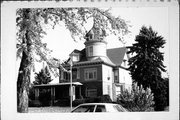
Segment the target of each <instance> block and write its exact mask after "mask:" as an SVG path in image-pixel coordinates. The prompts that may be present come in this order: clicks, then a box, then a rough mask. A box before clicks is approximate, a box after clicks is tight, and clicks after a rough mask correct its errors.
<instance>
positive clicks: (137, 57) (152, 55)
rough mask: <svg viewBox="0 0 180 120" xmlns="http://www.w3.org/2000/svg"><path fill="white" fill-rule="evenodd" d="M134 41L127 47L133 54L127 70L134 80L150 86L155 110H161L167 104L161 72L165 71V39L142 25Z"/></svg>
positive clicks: (139, 83) (145, 86)
mask: <svg viewBox="0 0 180 120" xmlns="http://www.w3.org/2000/svg"><path fill="white" fill-rule="evenodd" d="M135 41H136V43H134V44H133V46H131V47H129V52H128V53H131V54H133V55H134V56H133V57H132V58H130V59H129V66H130V67H129V70H130V74H131V76H132V79H133V81H134V82H137V83H138V86H139V85H143V87H144V88H145V89H146V88H147V87H150V88H151V90H152V92H153V93H154V101H155V110H158V111H159V110H163V108H164V107H165V106H166V105H167V98H166V97H165V94H166V90H165V85H164V79H163V78H162V76H161V72H165V71H166V70H165V66H164V65H163V60H164V57H163V53H162V52H160V48H163V47H164V46H163V45H164V44H165V40H164V39H163V37H162V36H159V35H157V32H154V31H153V30H152V28H151V27H149V28H147V27H145V26H143V27H142V28H141V30H140V33H139V35H137V36H136V39H135Z"/></svg>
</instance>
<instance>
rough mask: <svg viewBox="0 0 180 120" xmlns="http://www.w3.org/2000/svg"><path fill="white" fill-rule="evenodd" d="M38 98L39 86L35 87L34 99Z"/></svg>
mask: <svg viewBox="0 0 180 120" xmlns="http://www.w3.org/2000/svg"><path fill="white" fill-rule="evenodd" d="M38 99H39V88H35V100H38Z"/></svg>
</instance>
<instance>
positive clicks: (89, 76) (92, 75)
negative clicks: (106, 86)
mask: <svg viewBox="0 0 180 120" xmlns="http://www.w3.org/2000/svg"><path fill="white" fill-rule="evenodd" d="M84 76H85V80H96V79H97V69H96V68H91V69H85V70H84Z"/></svg>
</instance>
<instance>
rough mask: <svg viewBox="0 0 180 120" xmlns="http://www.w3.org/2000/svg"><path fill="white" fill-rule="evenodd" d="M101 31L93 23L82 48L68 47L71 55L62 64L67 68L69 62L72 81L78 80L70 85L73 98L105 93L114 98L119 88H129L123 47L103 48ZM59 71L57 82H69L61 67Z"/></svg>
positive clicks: (125, 50) (105, 43)
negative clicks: (73, 85)
mask: <svg viewBox="0 0 180 120" xmlns="http://www.w3.org/2000/svg"><path fill="white" fill-rule="evenodd" d="M103 35H104V31H102V30H101V29H98V28H96V27H93V28H92V29H91V30H90V31H89V32H88V33H87V34H86V36H85V39H86V41H85V43H84V44H85V48H84V49H82V50H76V49H75V50H74V51H72V53H71V54H70V56H71V59H70V58H69V59H68V60H67V62H66V63H65V64H63V66H64V67H65V68H66V69H67V70H69V69H70V64H72V82H79V83H81V84H82V85H81V86H76V87H75V88H74V89H73V90H74V93H75V96H74V99H78V98H80V97H84V98H87V97H97V96H101V95H105V94H108V95H109V96H110V97H111V99H112V100H114V101H115V100H116V98H117V95H119V94H120V93H121V92H122V91H123V90H125V89H128V90H131V84H132V80H131V77H130V75H129V73H128V71H127V61H128V58H129V56H128V55H127V48H126V47H119V48H113V49H107V42H106V41H105V40H104V37H103ZM71 60H72V61H71ZM70 62H72V63H70ZM60 73H61V75H60V78H59V83H64V82H69V80H70V74H68V73H67V72H63V71H60ZM79 87H80V89H79ZM79 91H80V92H79Z"/></svg>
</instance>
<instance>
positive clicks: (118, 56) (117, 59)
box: [107, 47, 127, 66]
mask: <svg viewBox="0 0 180 120" xmlns="http://www.w3.org/2000/svg"><path fill="white" fill-rule="evenodd" d="M126 50H127V49H126V47H120V48H112V49H107V56H108V57H109V59H110V60H111V61H112V62H113V63H114V64H116V65H118V66H120V65H121V63H122V61H123V59H124V55H125V53H126Z"/></svg>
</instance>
